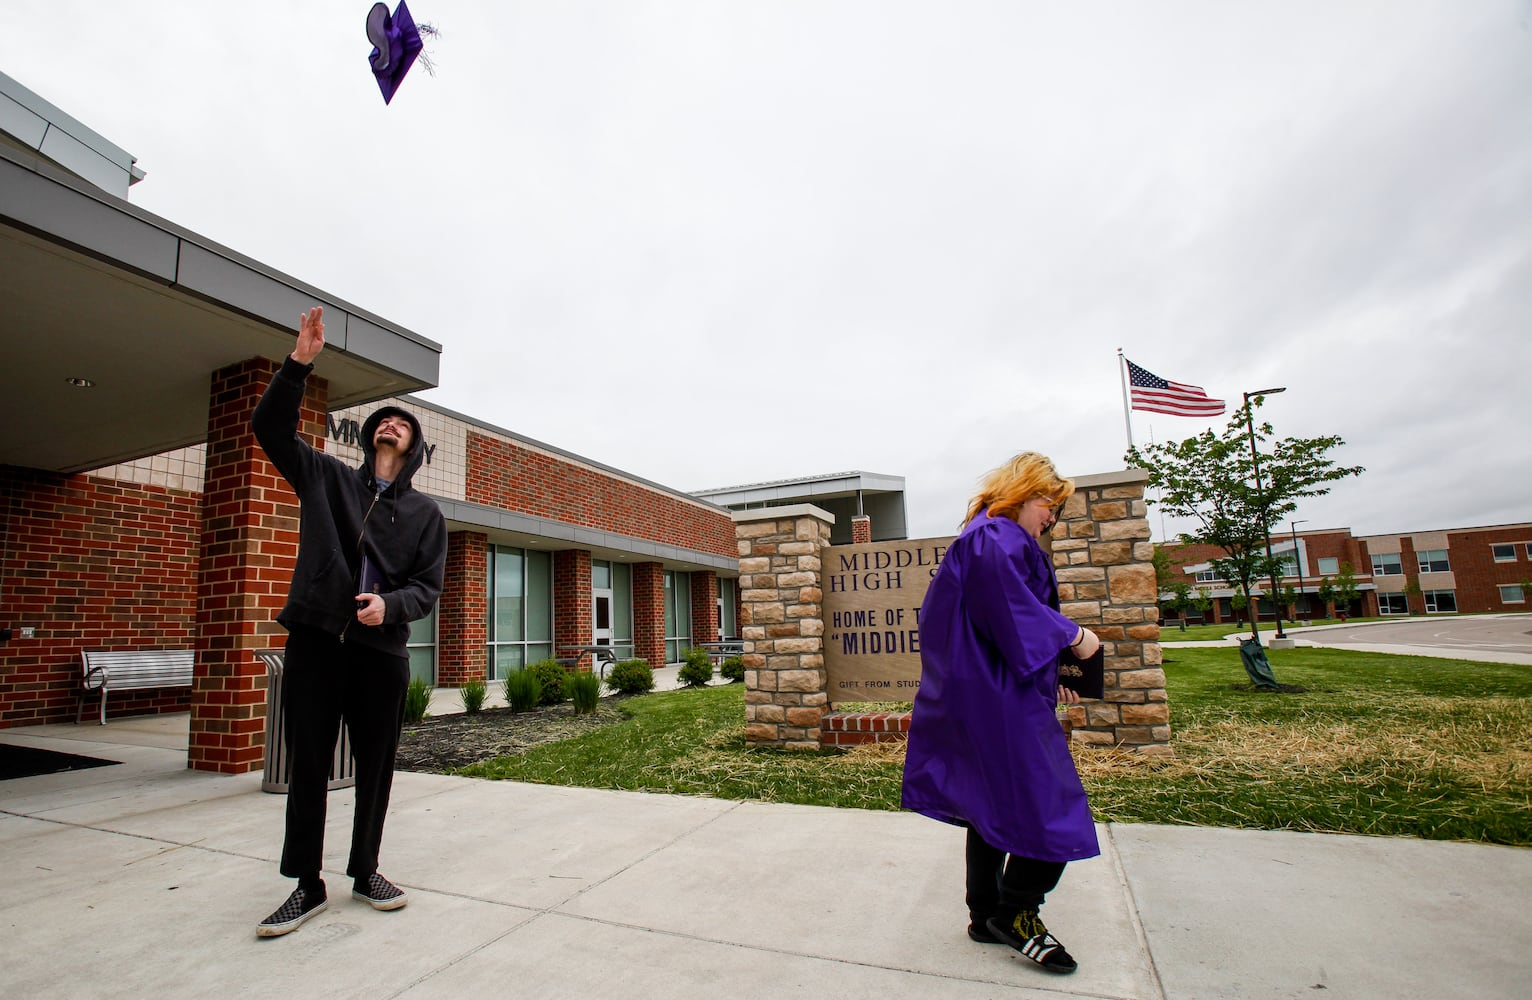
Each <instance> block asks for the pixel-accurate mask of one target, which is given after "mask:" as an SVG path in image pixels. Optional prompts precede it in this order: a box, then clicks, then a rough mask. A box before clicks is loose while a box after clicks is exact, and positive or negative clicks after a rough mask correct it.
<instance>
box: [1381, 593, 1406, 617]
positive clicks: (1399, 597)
mask: <svg viewBox="0 0 1532 1000" xmlns="http://www.w3.org/2000/svg"><path fill="white" fill-rule="evenodd" d="M1409 613H1410V602H1409V600H1408V599H1407V598H1406V597H1405V596H1404V595H1403V594H1379V595H1378V614H1380V615H1407V614H1409Z"/></svg>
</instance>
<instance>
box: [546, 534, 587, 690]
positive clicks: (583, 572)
mask: <svg viewBox="0 0 1532 1000" xmlns="http://www.w3.org/2000/svg"><path fill="white" fill-rule="evenodd" d="M590 603H591V596H590V552H589V551H588V550H586V549H561V550H560V551H558V552H555V553H553V655H554V656H562V655H564V654H563V650H565V649H568V648H569V647H571V646H588V645H590V642H591V637H592V634H593V633H592V632H591V629H592V624H591V617H590V615H591V606H590ZM578 665H579V667H580V669H582V670H584V669H588V668H589V667H590V665H591V657H590V654H589V653H585V654H582V655H581V656H580V662H579V664H578Z"/></svg>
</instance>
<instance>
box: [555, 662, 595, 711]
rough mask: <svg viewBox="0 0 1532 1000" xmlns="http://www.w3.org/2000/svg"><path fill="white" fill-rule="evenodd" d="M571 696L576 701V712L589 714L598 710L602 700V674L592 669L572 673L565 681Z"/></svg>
mask: <svg viewBox="0 0 1532 1000" xmlns="http://www.w3.org/2000/svg"><path fill="white" fill-rule="evenodd" d="M564 686H565V688H566V689H567V690H568V691H569V698H570V700H571V701H573V702H574V714H576V715H587V714H589V713H591V712H594V711H595V710H596V702H598V701H600V700H601V675H600V674H597V673H595V672H594V671H590V670H582V671H580V672H579V673H577V674H571V675H570V676H569V678H568V680H566V681H565V682H564Z"/></svg>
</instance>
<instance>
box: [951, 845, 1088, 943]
mask: <svg viewBox="0 0 1532 1000" xmlns="http://www.w3.org/2000/svg"><path fill="white" fill-rule="evenodd" d="M964 857H965V860H966V861H967V863H968V919H969V920H970V921H972V922H973V923H975V924H977V925H978V926H980V927H983V926H984V921H985V920H987V919H989V918H990V917H994V916H999V917H1001V918H1002V919H1003V920H1004V921H1005V922H1009V921H1010V919H1012V918H1014V917H1015V915H1016V914H1017V913H1019V912H1020V911H1022V910H1036V909H1038V908H1040V907H1041V906H1042V905H1043V897H1044V896H1046V895H1047V894H1048V893H1050V892H1052V891H1053V889H1054V887H1055V886H1057V885H1058V884H1059V879H1060V878H1062V877H1063V875H1064V862H1062V861H1038V860H1037V859H1035V858H1023V857H1021V856H1020V855H1016V854H1012V855H1007V854H1006V853H1005V852H1004V851H1002V850H1000V849H999V848H997V847H991V846H990V845H989V844H988V843H986V842H985V840H984V838H983V837H981V836H979V835H978V833H977V832H975V831H974V829H973V828H972V827H969V828H968V842H967V844H966V845H964Z"/></svg>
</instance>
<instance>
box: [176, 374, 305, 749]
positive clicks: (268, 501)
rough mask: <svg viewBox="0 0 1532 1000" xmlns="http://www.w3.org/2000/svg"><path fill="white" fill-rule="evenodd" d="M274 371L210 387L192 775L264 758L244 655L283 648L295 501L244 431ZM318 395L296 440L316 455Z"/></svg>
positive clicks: (260, 710)
mask: <svg viewBox="0 0 1532 1000" xmlns="http://www.w3.org/2000/svg"><path fill="white" fill-rule="evenodd" d="M276 369H277V366H276V365H275V364H274V363H273V362H271V361H268V360H266V359H265V358H252V359H250V360H249V361H243V362H240V363H239V364H236V365H230V366H229V367H227V368H223V369H220V370H219V371H216V372H214V373H213V378H212V387H211V396H210V403H209V407H208V434H207V469H206V479H205V485H204V488H203V494H202V549H201V557H200V559H199V564H198V570H197V640H196V650H197V663H196V673H195V676H194V678H193V681H192V697H191V734H190V743H189V746H188V749H187V755H186V763H187V766H188V767H191V768H195V769H196V770H199V771H222V772H224V773H227V774H238V773H242V772H245V771H253V770H255V769H257V768H259V767H260V766H261V762H262V760H263V758H264V755H265V733H266V668H265V667H264V666H262V665H261V662H260V661H259V660H257V659H256V658H255V655H254V652H253V651H254V650H257V649H262V648H265V647H267V646H280V645H281V644H282V643H283V642H284V641H285V639H286V632H285V631H284V630H283V629H282V627H281V626H280V625H278V624H277V622H276V615H277V612H278V611H280V610H281V609H282V605H283V604H284V603H285V602H286V600H287V590H288V586H289V584H290V583H291V582H292V575H293V565H294V563H295V561H296V560H297V555H298V500H297V497H296V496H294V494H293V492H292V490H290V489H289V488H288V486H287V483H286V482H285V481H284V480H283V479H282V477H281V476H280V475H279V474H278V473H277V471H276V469H275V468H274V467H272V465H271V463H270V462H268V461H267V460H266V453H265V452H263V451H262V450H261V448H260V445H258V444H257V443H256V441H255V434H254V433H253V432H252V431H251V429H250V412H251V410H253V409H254V408H255V403H256V401H257V400H258V399H260V397H261V393H262V392H263V391H264V390H265V388H266V385H267V383H269V382H270V381H271V376H272V374H273V373H274V372H275V371H276ZM327 395H328V385H327V383H326V382H325V381H324V380H323V379H319V378H312V377H311V378H310V379H309V384H308V391H307V393H306V394H305V396H304V399H303V405H302V408H301V412H300V416H299V421H298V431H299V433H300V434H302V435H303V436H304V437H305V439H307V440H308V441H309V442H310V443H311V444H313V445H314V446H315V447H323V441H324V420H325V400H326V398H327Z"/></svg>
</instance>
